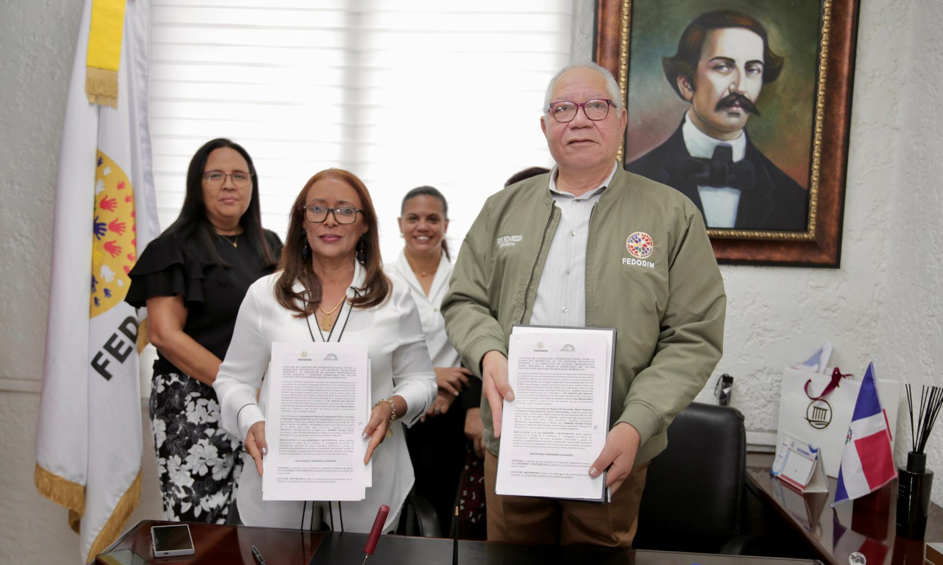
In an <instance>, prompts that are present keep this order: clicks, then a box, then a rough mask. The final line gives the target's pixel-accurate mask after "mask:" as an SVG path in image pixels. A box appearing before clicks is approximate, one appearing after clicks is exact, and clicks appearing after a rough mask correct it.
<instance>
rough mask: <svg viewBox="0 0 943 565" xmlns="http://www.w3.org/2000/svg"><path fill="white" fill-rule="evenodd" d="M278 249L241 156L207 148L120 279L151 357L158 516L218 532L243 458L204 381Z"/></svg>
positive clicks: (229, 145) (218, 146) (238, 151)
mask: <svg viewBox="0 0 943 565" xmlns="http://www.w3.org/2000/svg"><path fill="white" fill-rule="evenodd" d="M281 246H282V244H281V241H280V240H279V239H278V236H277V235H275V234H274V233H273V232H271V231H268V230H265V229H263V228H262V220H261V213H260V208H259V183H258V179H257V177H256V173H255V168H254V166H253V165H252V159H251V157H249V154H248V153H247V152H246V150H245V149H243V148H242V147H241V146H240V145H238V144H236V143H233V142H232V141H230V140H228V139H214V140H212V141H210V142H208V143H206V144H205V145H204V146H203V147H201V148H200V149H199V150H198V151H197V152H196V154H195V155H194V156H193V159H192V160H191V161H190V168H189V170H188V172H187V194H186V197H185V200H184V203H183V209H182V210H181V211H180V216H179V217H178V218H177V220H176V221H175V222H174V223H173V225H171V226H170V227H169V228H167V230H166V231H165V232H164V233H163V234H161V236H160V237H158V238H157V239H155V240H154V241H152V242H151V243H150V245H148V246H147V248H146V249H145V250H144V253H142V254H141V256H140V258H139V259H138V262H137V264H136V265H135V266H134V268H133V269H132V270H131V272H130V273H129V275H130V277H131V288H130V289H129V290H128V296H127V298H126V299H125V300H126V301H127V302H129V303H130V304H132V305H133V306H136V307H138V308H140V307H143V306H145V305H146V306H147V314H148V317H147V319H148V333H149V338H150V341H151V343H153V344H154V346H155V347H156V348H157V354H158V359H157V361H155V362H154V377H153V381H152V389H151V398H150V415H151V425H152V427H151V430H152V432H153V434H154V444H155V446H156V450H157V463H158V475H159V478H160V484H161V491H162V494H163V496H162V498H163V503H164V516H165V518H166V519H168V520H178V521H190V522H208V523H225V522H226V517H227V515H228V514H229V505H230V501H231V500H232V499H233V488H234V485H235V484H236V481H237V480H238V478H239V474H240V472H241V470H242V469H241V467H242V458H241V456H239V454H238V453H237V452H238V451H239V450H240V439H239V438H236V437H233V436H231V435H229V434H228V433H226V432H225V431H224V430H223V429H221V428H220V427H219V403H218V401H217V399H216V393H215V392H214V391H213V386H212V385H213V381H214V380H216V373H217V371H218V370H219V365H220V363H221V360H222V359H223V358H224V357H225V356H226V350H227V349H228V348H229V342H230V340H231V339H232V333H233V328H234V326H235V324H236V314H237V313H238V312H239V306H240V304H242V299H243V298H244V297H245V294H246V291H247V290H248V288H249V285H251V284H252V283H253V282H255V281H256V280H257V279H259V278H261V277H263V276H265V275H268V274H270V273H272V272H273V271H274V269H275V266H276V263H277V259H278V254H279V252H280V251H281Z"/></svg>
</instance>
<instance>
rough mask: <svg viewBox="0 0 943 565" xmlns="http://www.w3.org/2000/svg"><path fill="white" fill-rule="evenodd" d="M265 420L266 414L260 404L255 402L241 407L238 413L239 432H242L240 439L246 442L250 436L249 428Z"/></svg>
mask: <svg viewBox="0 0 943 565" xmlns="http://www.w3.org/2000/svg"><path fill="white" fill-rule="evenodd" d="M264 421H265V414H263V413H262V409H261V408H259V405H258V404H256V403H254V402H253V403H251V404H246V405H245V406H243V407H242V408H240V409H239V412H238V414H236V425H237V426H239V433H240V434H242V435H241V436H240V437H239V441H243V442H244V441H245V440H246V437H248V436H249V428H251V427H252V425H253V424H255V423H256V422H264Z"/></svg>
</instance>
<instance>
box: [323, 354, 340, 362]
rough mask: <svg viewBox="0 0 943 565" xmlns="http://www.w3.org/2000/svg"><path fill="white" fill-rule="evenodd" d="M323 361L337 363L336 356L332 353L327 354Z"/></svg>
mask: <svg viewBox="0 0 943 565" xmlns="http://www.w3.org/2000/svg"><path fill="white" fill-rule="evenodd" d="M324 360H325V361H337V355H334V354H333V353H328V354H327V356H325V357H324Z"/></svg>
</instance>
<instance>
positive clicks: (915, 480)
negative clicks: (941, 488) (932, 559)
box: [897, 385, 943, 539]
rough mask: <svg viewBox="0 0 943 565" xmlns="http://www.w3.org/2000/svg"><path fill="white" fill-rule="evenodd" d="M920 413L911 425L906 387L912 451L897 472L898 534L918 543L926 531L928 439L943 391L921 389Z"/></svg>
mask: <svg viewBox="0 0 943 565" xmlns="http://www.w3.org/2000/svg"><path fill="white" fill-rule="evenodd" d="M919 406H920V407H919V413H918V414H916V416H917V420H916V425H915V422H914V415H915V414H914V403H913V396H912V393H911V389H910V385H907V407H908V408H909V409H910V430H911V433H912V435H913V444H912V445H913V450H912V451H910V452H909V453H907V467H906V468H899V469H898V470H897V476H898V487H897V533H898V534H900V535H901V536H903V537H905V538H910V539H921V538H923V536H924V534H925V532H926V529H927V516H928V515H929V512H930V492H931V489H932V488H933V472H932V471H927V454H926V453H925V452H924V450H925V449H926V446H927V438H928V437H929V436H930V432H931V431H932V430H933V424H934V423H935V422H936V418H937V416H938V415H939V413H940V407H941V406H943V388H940V387H935V386H930V387H927V386H924V387H921V392H920V405H919Z"/></svg>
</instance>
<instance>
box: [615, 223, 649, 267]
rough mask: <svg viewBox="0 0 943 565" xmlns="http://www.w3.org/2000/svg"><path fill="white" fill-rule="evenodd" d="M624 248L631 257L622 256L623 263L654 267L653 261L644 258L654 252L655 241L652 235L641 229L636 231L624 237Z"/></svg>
mask: <svg viewBox="0 0 943 565" xmlns="http://www.w3.org/2000/svg"><path fill="white" fill-rule="evenodd" d="M625 248H626V249H627V250H628V251H629V255H631V256H632V258H629V257H625V258H623V259H622V264H623V265H636V266H639V267H648V268H649V269H654V268H655V263H654V262H652V261H646V260H645V259H648V258H649V257H651V256H652V253H654V252H655V241H654V240H653V239H652V236H650V235H648V234H647V233H645V232H643V231H637V232H635V233H633V234H632V235H630V236H629V237H627V238H626V240H625Z"/></svg>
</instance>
